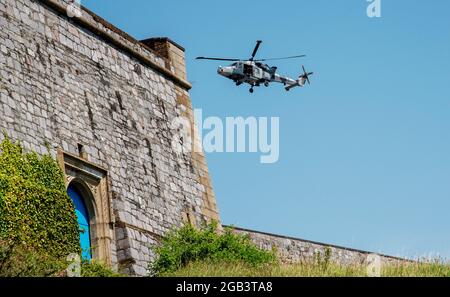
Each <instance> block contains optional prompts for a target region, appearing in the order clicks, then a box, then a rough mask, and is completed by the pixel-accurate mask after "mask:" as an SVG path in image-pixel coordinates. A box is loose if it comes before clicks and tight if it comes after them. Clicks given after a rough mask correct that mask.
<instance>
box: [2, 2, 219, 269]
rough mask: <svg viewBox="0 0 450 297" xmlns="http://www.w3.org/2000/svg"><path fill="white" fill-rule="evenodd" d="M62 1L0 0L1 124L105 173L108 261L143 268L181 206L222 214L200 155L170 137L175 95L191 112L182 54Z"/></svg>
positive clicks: (32, 143) (199, 216) (35, 145)
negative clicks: (110, 226) (71, 12)
mask: <svg viewBox="0 0 450 297" xmlns="http://www.w3.org/2000/svg"><path fill="white" fill-rule="evenodd" d="M67 2H70V1H62V0H42V1H31V0H1V1H0V24H1V30H0V129H5V130H6V132H7V133H8V135H9V136H10V137H11V138H13V139H14V140H19V141H21V142H22V143H23V145H24V147H25V148H26V149H28V150H35V151H37V152H38V153H46V152H47V147H46V146H47V145H49V146H50V149H51V153H52V154H53V155H54V156H55V157H56V152H57V150H58V149H62V150H64V151H65V152H67V153H71V154H73V155H80V156H82V157H83V158H85V157H86V158H87V159H88V161H89V162H91V163H92V164H96V165H98V166H101V167H102V168H105V169H106V170H107V171H108V188H109V196H110V199H111V205H112V208H113V211H114V217H115V221H114V222H113V223H114V225H115V227H114V229H115V232H114V234H115V240H114V241H113V243H112V246H111V251H112V262H113V263H112V264H114V265H118V266H119V267H120V268H121V270H122V271H124V272H127V273H130V274H136V275H144V274H146V270H147V267H148V263H149V261H151V259H152V257H153V255H152V253H151V250H150V249H149V247H150V245H152V244H155V243H156V242H157V240H158V238H160V236H161V235H163V234H164V233H165V232H166V231H167V230H169V229H170V228H172V227H173V226H174V225H175V226H178V225H180V224H181V223H182V220H183V215H182V214H183V212H185V211H186V209H189V211H190V212H192V211H193V210H195V212H194V213H193V215H194V217H195V222H194V223H201V222H203V221H208V220H211V219H216V220H218V219H219V216H218V212H217V209H216V204H215V198H214V195H213V192H212V188H211V186H210V181H209V177H208V172H207V168H206V166H204V165H202V166H198V165H197V160H198V159H199V158H204V156H203V154H200V156H198V153H196V154H195V155H193V154H184V155H180V154H177V153H176V152H174V150H173V149H172V145H171V141H172V139H173V137H174V131H173V130H172V129H171V122H172V121H173V119H174V118H176V117H178V116H180V104H181V100H180V98H183V100H184V101H183V105H184V107H183V108H181V109H182V110H186V109H187V110H188V111H189V114H192V111H191V109H192V107H191V106H190V99H189V93H188V89H189V84H188V83H187V82H186V81H185V79H186V70H185V66H184V64H182V63H184V56H182V55H184V53H183V51H181V50H180V49H179V48H178V47H176V46H173V45H170V44H169V45H168V48H169V50H170V49H172V50H176V53H171V54H170V56H176V59H174V60H173V61H172V60H168V59H167V58H165V57H162V56H159V55H158V54H157V53H156V52H153V51H152V50H151V49H149V48H148V47H146V46H145V45H143V44H141V43H139V42H137V41H136V40H134V39H133V38H131V37H129V36H128V35H126V34H125V33H123V32H121V31H120V30H118V29H117V28H114V27H113V26H111V25H110V24H108V23H106V22H105V21H103V20H101V19H100V18H99V17H97V16H95V15H93V14H92V13H90V12H87V11H84V10H83V12H82V16H81V17H80V18H69V17H68V16H67V14H66V13H63V12H62V11H60V7H65V5H66V4H67ZM94 29H95V30H94ZM169 58H170V57H169ZM174 65H175V66H174ZM186 105H187V106H186ZM79 144H81V145H82V146H83V153H82V152H80V151H79V148H80V146H79ZM205 176H206V180H205V178H204V177H205ZM206 204H207V205H206ZM205 209H207V210H208V211H203V210H205Z"/></svg>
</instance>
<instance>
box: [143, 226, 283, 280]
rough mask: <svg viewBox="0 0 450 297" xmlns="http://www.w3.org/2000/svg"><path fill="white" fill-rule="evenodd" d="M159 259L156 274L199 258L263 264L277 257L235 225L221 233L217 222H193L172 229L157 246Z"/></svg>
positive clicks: (178, 267)
mask: <svg viewBox="0 0 450 297" xmlns="http://www.w3.org/2000/svg"><path fill="white" fill-rule="evenodd" d="M154 251H155V254H156V261H155V262H153V264H151V266H150V271H151V273H152V274H153V275H160V274H162V273H166V272H173V271H176V270H178V269H180V268H182V267H185V266H186V265H188V264H189V263H191V262H195V261H198V260H210V261H216V262H219V261H226V262H231V263H238V262H239V263H245V264H248V265H250V266H260V265H263V264H266V263H272V262H275V261H276V256H275V252H273V251H272V252H268V251H264V250H261V249H259V248H258V247H256V246H255V245H254V244H253V243H252V242H251V241H250V238H249V237H248V236H245V235H240V234H236V233H234V232H233V231H232V229H229V228H228V229H225V230H224V232H222V233H220V232H218V230H217V223H215V222H213V223H211V224H210V225H207V226H204V227H203V228H202V229H200V230H197V229H195V228H194V227H192V226H191V225H185V226H183V227H182V228H179V229H176V230H173V231H171V232H169V233H168V234H167V235H166V236H165V237H164V238H163V240H162V243H161V245H159V246H156V247H155V248H154Z"/></svg>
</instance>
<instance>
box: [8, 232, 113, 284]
mask: <svg viewBox="0 0 450 297" xmlns="http://www.w3.org/2000/svg"><path fill="white" fill-rule="evenodd" d="M70 264H71V263H69V262H68V261H67V258H65V259H64V258H57V257H54V256H51V255H48V254H46V253H44V252H42V251H40V252H37V251H36V250H34V249H33V248H31V247H28V246H26V245H21V244H18V245H11V244H6V243H5V242H1V241H0V277H65V276H67V268H68V267H69V265H70ZM80 268H81V276H82V277H119V276H122V275H121V274H119V273H117V272H115V271H113V270H112V269H111V267H109V266H107V265H105V264H103V263H100V262H96V261H82V263H81V266H80Z"/></svg>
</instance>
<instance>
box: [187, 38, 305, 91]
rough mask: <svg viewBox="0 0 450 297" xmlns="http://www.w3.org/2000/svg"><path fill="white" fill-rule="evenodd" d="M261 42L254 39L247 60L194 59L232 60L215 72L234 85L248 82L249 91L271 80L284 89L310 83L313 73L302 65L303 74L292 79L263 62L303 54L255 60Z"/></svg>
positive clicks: (205, 58)
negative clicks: (251, 50) (250, 53)
mask: <svg viewBox="0 0 450 297" xmlns="http://www.w3.org/2000/svg"><path fill="white" fill-rule="evenodd" d="M261 43H262V41H261V40H257V41H256V46H255V49H254V50H253V53H252V56H251V57H250V59H248V60H245V59H225V58H209V57H197V58H196V59H197V60H215V61H231V62H234V63H233V64H231V65H230V66H226V67H222V66H220V67H219V69H217V73H218V74H220V75H222V76H224V77H226V78H228V79H231V80H233V81H234V82H235V83H236V86H240V85H241V84H243V83H247V84H249V85H250V93H253V92H254V87H259V86H260V85H262V84H263V85H264V86H266V87H268V86H269V84H270V83H271V82H276V83H282V84H283V85H284V86H285V90H286V91H289V90H291V89H292V88H295V87H303V86H304V85H305V84H306V83H308V84H311V82H310V80H309V77H310V76H311V75H312V74H313V72H307V71H306V69H305V67H304V66H302V69H303V74H302V75H300V76H299V77H298V79H292V78H289V77H287V76H283V75H279V74H277V73H276V72H277V69H278V68H277V67H270V66H269V65H267V64H265V63H263V62H265V61H275V60H286V59H295V58H303V57H306V56H305V55H299V56H291V57H283V58H272V59H256V60H255V57H256V53H257V52H258V49H259V47H260V45H261Z"/></svg>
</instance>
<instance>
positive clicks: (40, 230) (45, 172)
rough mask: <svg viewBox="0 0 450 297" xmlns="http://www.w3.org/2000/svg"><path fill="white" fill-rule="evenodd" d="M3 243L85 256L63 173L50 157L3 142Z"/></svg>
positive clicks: (0, 208) (0, 209) (58, 254)
mask: <svg viewBox="0 0 450 297" xmlns="http://www.w3.org/2000/svg"><path fill="white" fill-rule="evenodd" d="M0 240H3V241H4V242H5V243H6V244H7V245H11V246H14V247H18V246H20V248H21V249H22V248H23V249H25V250H26V247H33V250H34V251H35V252H37V253H39V254H40V253H43V254H45V255H48V256H50V257H56V258H62V257H64V258H65V257H66V256H67V255H68V254H70V253H80V252H81V251H80V245H79V234H78V223H77V218H76V214H75V209H74V206H73V203H72V201H71V199H70V198H69V197H68V195H67V192H66V188H65V185H64V178H63V173H62V171H61V170H60V168H59V167H58V165H57V163H56V161H55V160H54V159H53V158H52V157H51V156H50V155H48V154H47V155H44V156H42V157H40V156H38V155H37V154H36V153H24V152H23V151H22V147H21V146H20V144H15V143H12V142H11V141H10V139H9V138H8V137H7V136H6V135H5V138H4V140H3V141H2V142H1V143H0Z"/></svg>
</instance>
